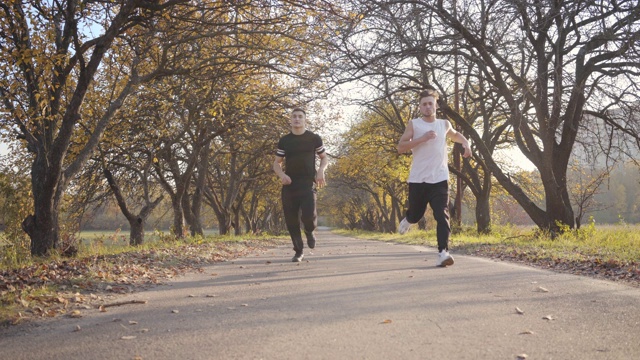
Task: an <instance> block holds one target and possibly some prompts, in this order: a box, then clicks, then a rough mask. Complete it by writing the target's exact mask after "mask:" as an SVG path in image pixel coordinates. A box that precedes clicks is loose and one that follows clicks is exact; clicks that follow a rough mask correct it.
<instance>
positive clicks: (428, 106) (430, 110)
mask: <svg viewBox="0 0 640 360" xmlns="http://www.w3.org/2000/svg"><path fill="white" fill-rule="evenodd" d="M437 108H438V104H437V103H436V98H434V97H433V96H425V97H423V98H421V99H420V113H421V114H422V115H424V116H426V117H432V116H436V109H437Z"/></svg>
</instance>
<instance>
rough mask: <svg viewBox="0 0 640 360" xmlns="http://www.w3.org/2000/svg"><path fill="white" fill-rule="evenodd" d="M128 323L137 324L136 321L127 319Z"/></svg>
mask: <svg viewBox="0 0 640 360" xmlns="http://www.w3.org/2000/svg"><path fill="white" fill-rule="evenodd" d="M129 325H138V322H137V321H133V320H129Z"/></svg>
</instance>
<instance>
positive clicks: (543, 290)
mask: <svg viewBox="0 0 640 360" xmlns="http://www.w3.org/2000/svg"><path fill="white" fill-rule="evenodd" d="M537 290H538V291H539V292H549V290H547V289H545V288H543V287H542V286H538V289H537Z"/></svg>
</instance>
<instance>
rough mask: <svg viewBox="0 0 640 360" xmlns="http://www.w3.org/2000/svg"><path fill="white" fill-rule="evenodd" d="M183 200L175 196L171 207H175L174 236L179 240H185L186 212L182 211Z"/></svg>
mask: <svg viewBox="0 0 640 360" xmlns="http://www.w3.org/2000/svg"><path fill="white" fill-rule="evenodd" d="M181 198H182V197H180V199H178V198H177V197H176V196H173V197H172V199H171V205H172V207H173V235H174V236H175V237H177V238H178V239H184V211H183V209H182V201H181Z"/></svg>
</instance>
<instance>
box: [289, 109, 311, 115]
mask: <svg viewBox="0 0 640 360" xmlns="http://www.w3.org/2000/svg"><path fill="white" fill-rule="evenodd" d="M296 111H300V112H301V113H303V114H304V116H307V113H306V112H305V111H304V109H303V108H299V107H296V108H293V110H291V113H292V114H293V113H294V112H296Z"/></svg>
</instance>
